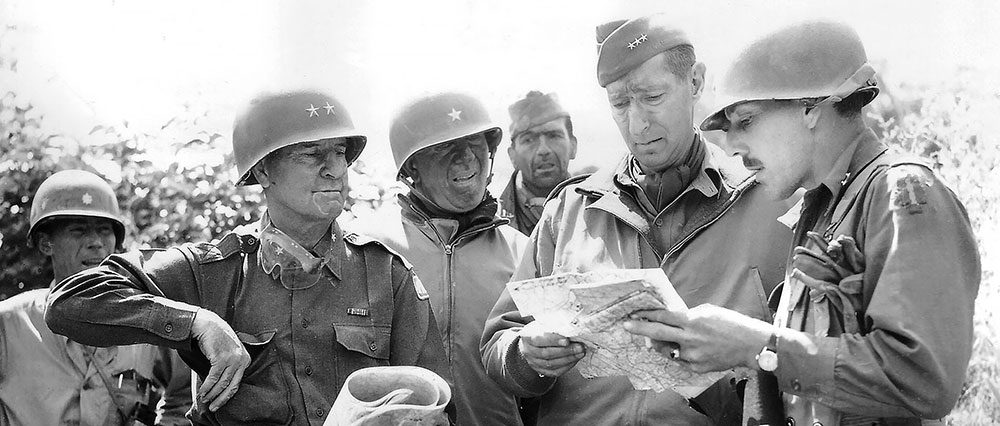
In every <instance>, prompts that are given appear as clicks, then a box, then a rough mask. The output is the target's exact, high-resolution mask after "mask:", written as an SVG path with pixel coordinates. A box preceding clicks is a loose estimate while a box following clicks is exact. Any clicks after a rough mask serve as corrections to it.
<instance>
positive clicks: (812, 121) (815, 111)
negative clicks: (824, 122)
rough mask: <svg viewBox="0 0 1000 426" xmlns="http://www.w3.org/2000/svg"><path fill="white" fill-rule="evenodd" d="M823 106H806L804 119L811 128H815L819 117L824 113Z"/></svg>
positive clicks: (803, 114)
mask: <svg viewBox="0 0 1000 426" xmlns="http://www.w3.org/2000/svg"><path fill="white" fill-rule="evenodd" d="M822 111H823V107H814V108H806V109H805V110H804V111H803V113H802V121H803V123H804V124H805V125H806V127H807V128H808V129H809V130H815V129H816V125H817V124H819V118H820V116H821V115H822V113H823V112H822Z"/></svg>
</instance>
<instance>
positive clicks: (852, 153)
mask: <svg viewBox="0 0 1000 426" xmlns="http://www.w3.org/2000/svg"><path fill="white" fill-rule="evenodd" d="M885 151H886V147H885V145H884V144H882V142H880V141H879V139H878V136H876V135H875V132H873V131H872V130H871V129H866V130H865V131H863V132H861V133H860V134H858V136H857V137H856V138H854V140H852V141H851V142H850V143H848V144H847V147H846V148H845V149H844V151H843V152H841V153H840V156H839V157H837V159H836V160H835V161H834V163H833V168H831V169H830V173H829V174H827V175H826V177H824V178H823V180H821V181H820V183H821V184H822V185H823V186H826V188H827V189H829V190H830V194H832V195H833V196H835V197H836V196H837V195H838V194H839V193H840V191H841V189H842V188H843V187H844V185H846V184H848V182H850V181H851V178H852V177H853V176H854V175H856V174H857V173H858V172H860V171H861V169H864V168H865V166H867V165H868V164H869V163H871V162H872V160H874V159H875V158H876V157H878V156H879V155H881V154H882V153H883V152H885Z"/></svg>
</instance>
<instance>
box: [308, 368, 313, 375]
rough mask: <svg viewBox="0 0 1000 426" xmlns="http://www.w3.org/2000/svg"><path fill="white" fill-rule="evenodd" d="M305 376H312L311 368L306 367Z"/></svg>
mask: <svg viewBox="0 0 1000 426" xmlns="http://www.w3.org/2000/svg"><path fill="white" fill-rule="evenodd" d="M306 375H307V376H312V375H313V368H312V367H306Z"/></svg>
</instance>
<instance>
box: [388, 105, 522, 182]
mask: <svg viewBox="0 0 1000 426" xmlns="http://www.w3.org/2000/svg"><path fill="white" fill-rule="evenodd" d="M477 133H485V135H486V142H487V143H488V144H489V147H490V155H493V153H495V152H496V149H497V146H498V145H499V144H500V139H501V138H502V137H503V131H502V130H500V128H499V127H497V126H496V125H494V124H493V122H492V120H490V115H489V113H487V112H486V108H485V107H483V104H482V103H480V102H479V101H478V100H476V99H475V98H473V97H472V96H469V95H466V94H464V93H438V94H434V95H429V96H423V97H420V98H417V99H416V100H414V101H412V102H410V103H409V104H407V105H406V106H404V107H403V108H402V109H401V110H400V112H399V113H397V114H396V118H395V119H393V121H392V127H391V128H390V130H389V145H390V146H391V148H392V159H393V160H395V162H396V174H397V175H398V174H399V173H400V172H401V171H402V170H403V164H405V163H406V160H408V159H410V157H412V156H413V154H414V153H416V152H417V151H420V150H421V149H424V148H427V147H430V146H434V145H438V144H441V143H444V142H448V141H451V140H454V139H458V138H463V137H466V136H470V135H474V134H477Z"/></svg>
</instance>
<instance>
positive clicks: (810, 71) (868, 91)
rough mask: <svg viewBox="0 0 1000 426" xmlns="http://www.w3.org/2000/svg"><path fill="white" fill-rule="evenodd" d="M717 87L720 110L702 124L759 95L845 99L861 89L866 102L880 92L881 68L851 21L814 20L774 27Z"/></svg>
mask: <svg viewBox="0 0 1000 426" xmlns="http://www.w3.org/2000/svg"><path fill="white" fill-rule="evenodd" d="M721 75H723V76H724V77H723V78H722V80H721V83H720V84H719V85H718V86H717V87H716V93H715V98H716V99H715V102H714V107H713V108H712V109H711V110H710V111H714V112H713V113H712V115H709V116H708V117H707V118H705V120H704V121H703V122H702V123H701V129H702V130H719V129H722V128H723V126H724V125H725V124H726V122H727V119H726V114H725V110H726V108H728V107H730V106H733V105H736V104H739V103H743V102H747V101H757V100H795V99H812V98H824V99H823V100H822V101H821V102H840V101H841V100H843V99H845V98H847V97H848V96H850V95H852V94H854V93H855V92H861V95H863V96H865V97H866V98H865V99H863V105H866V104H868V103H869V102H871V101H872V99H875V96H877V95H878V87H877V86H876V82H875V69H874V68H873V67H872V66H871V64H869V63H868V56H867V55H866V54H865V47H864V45H863V44H862V43H861V39H860V38H859V37H858V34H857V33H856V32H855V31H854V29H852V28H851V27H849V26H847V25H845V24H841V23H837V22H830V21H810V22H805V23H799V24H796V25H793V26H789V27H786V28H783V29H780V30H778V31H775V32H772V33H770V34H768V35H766V36H764V37H762V38H760V39H758V40H757V41H755V42H753V43H751V44H750V45H749V46H748V47H746V48H745V49H743V51H742V52H741V53H740V54H739V55H738V56H737V58H736V60H735V61H733V62H732V63H731V64H730V65H729V67H728V69H727V70H726V71H725V72H724V73H722V74H721Z"/></svg>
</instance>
